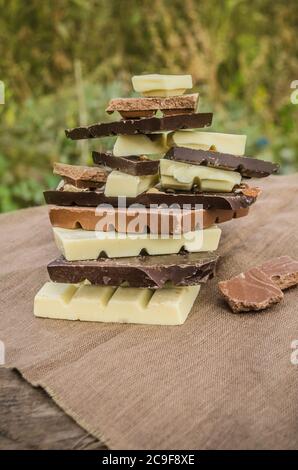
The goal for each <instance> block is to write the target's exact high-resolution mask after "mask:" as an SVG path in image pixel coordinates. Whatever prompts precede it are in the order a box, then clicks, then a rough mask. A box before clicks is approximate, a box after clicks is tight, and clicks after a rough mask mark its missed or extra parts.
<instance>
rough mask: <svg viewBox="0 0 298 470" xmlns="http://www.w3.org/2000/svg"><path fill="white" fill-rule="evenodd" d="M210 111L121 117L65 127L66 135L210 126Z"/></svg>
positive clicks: (88, 136) (79, 136)
mask: <svg viewBox="0 0 298 470" xmlns="http://www.w3.org/2000/svg"><path fill="white" fill-rule="evenodd" d="M212 117H213V114H212V113H196V114H195V113H194V114H176V115H174V116H165V117H162V118H158V117H150V118H142V119H123V120H121V121H114V122H102V123H97V124H92V125H91V126H86V127H75V128H74V129H66V131H65V134H66V137H68V138H69V139H73V140H79V139H92V138H94V137H107V136H110V135H134V134H151V133H155V132H162V131H175V130H178V129H193V128H202V127H206V126H210V125H211V123H212Z"/></svg>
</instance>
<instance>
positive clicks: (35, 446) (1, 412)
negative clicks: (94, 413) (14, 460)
mask: <svg viewBox="0 0 298 470" xmlns="http://www.w3.org/2000/svg"><path fill="white" fill-rule="evenodd" d="M30 449H31V450H46V449H60V450H64V449H71V450H72V449H74V450H91V449H92V450H103V449H106V447H105V446H104V445H103V444H101V443H100V442H99V441H98V440H97V439H96V438H94V437H93V436H91V435H90V434H88V433H87V432H86V431H84V429H82V428H81V427H80V426H79V425H78V424H77V423H76V422H75V421H73V420H72V419H71V418H70V417H69V416H67V415H66V414H65V413H64V412H63V411H62V410H61V409H60V408H59V407H58V406H57V405H56V404H55V403H54V401H53V400H52V399H51V398H50V397H49V396H48V395H47V394H46V392H45V391H44V390H42V389H41V388H34V387H32V385H30V384H29V383H28V382H26V381H25V380H24V379H23V378H22V376H21V375H20V374H19V373H18V372H17V371H16V370H9V369H4V368H0V450H30Z"/></svg>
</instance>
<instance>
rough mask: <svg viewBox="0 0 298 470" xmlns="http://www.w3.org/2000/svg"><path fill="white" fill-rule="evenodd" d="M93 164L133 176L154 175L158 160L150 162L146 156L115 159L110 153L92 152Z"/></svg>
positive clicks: (156, 170)
mask: <svg viewBox="0 0 298 470" xmlns="http://www.w3.org/2000/svg"><path fill="white" fill-rule="evenodd" d="M92 158H93V162H94V163H96V164H97V165H104V166H105V167H108V168H112V169H113V170H118V171H122V172H123V173H128V174H129V175H134V176H145V175H155V174H156V173H158V169H159V160H150V158H148V157H147V156H146V155H142V156H130V157H115V155H113V154H112V152H105V153H103V152H95V151H94V152H92Z"/></svg>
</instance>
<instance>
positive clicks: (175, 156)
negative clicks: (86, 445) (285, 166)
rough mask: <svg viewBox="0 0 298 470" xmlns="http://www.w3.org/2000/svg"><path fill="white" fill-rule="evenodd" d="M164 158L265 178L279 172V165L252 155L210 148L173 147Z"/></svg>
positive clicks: (249, 176)
mask: <svg viewBox="0 0 298 470" xmlns="http://www.w3.org/2000/svg"><path fill="white" fill-rule="evenodd" d="M164 158H167V159H169V160H175V161H177V162H183V163H191V164H192V165H204V166H211V167H214V168H222V169H224V170H232V171H238V172H239V173H241V175H242V176H246V177H248V178H252V177H254V178H263V177H265V176H269V175H271V174H272V173H277V171H278V169H279V165H277V164H276V163H271V162H266V161H264V160H258V159H257V158H251V157H239V156H236V155H231V154H229V153H221V152H212V151H210V150H193V149H189V148H185V147H172V148H171V149H170V150H169V151H168V152H167V153H166V155H165V157H164Z"/></svg>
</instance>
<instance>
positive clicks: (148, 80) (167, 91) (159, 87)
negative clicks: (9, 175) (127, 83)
mask: <svg viewBox="0 0 298 470" xmlns="http://www.w3.org/2000/svg"><path fill="white" fill-rule="evenodd" d="M131 81H132V85H133V88H134V90H135V91H136V92H138V93H142V95H144V96H175V95H183V93H185V91H186V90H187V89H189V88H192V77H191V75H159V74H151V75H135V76H134V77H132V79H131Z"/></svg>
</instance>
